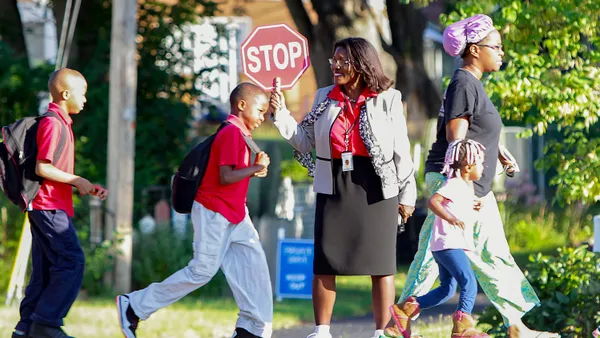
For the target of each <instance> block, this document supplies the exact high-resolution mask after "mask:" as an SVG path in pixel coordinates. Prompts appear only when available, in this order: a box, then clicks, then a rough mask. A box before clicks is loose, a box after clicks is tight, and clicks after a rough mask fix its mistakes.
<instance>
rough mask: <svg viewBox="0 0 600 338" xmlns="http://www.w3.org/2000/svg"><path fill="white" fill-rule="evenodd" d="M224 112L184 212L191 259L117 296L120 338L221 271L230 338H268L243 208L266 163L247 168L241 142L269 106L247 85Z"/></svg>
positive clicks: (251, 233)
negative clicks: (229, 307) (231, 307)
mask: <svg viewBox="0 0 600 338" xmlns="http://www.w3.org/2000/svg"><path fill="white" fill-rule="evenodd" d="M230 104H231V114H230V115H229V117H228V119H227V122H229V123H230V124H228V125H225V126H224V127H222V128H221V129H220V130H219V132H218V133H217V134H216V137H215V138H214V141H213V143H212V145H211V147H210V155H209V159H208V165H207V167H206V172H205V174H204V178H203V179H202V181H201V183H200V186H199V188H198V190H197V193H196V197H195V198H194V202H193V206H192V209H191V219H192V224H193V227H194V242H193V247H194V257H193V258H192V260H191V261H190V262H189V264H188V265H187V266H186V267H185V268H183V269H181V270H179V271H177V272H175V273H174V274H173V275H171V276H170V277H168V278H167V279H165V280H164V281H162V282H160V283H152V284H150V286H148V287H147V288H145V289H143V290H138V291H134V292H131V293H129V294H125V295H120V296H117V299H116V301H117V309H118V312H119V323H120V325H121V330H122V331H123V334H124V336H125V337H126V338H134V337H136V333H135V331H136V329H137V325H138V322H139V320H146V319H148V317H150V315H152V314H153V313H154V312H156V311H157V310H159V309H161V308H164V307H166V306H168V305H170V304H172V303H174V302H176V301H178V300H179V299H181V298H183V297H184V296H186V295H187V294H189V293H190V292H192V291H194V290H196V289H198V288H200V287H202V286H203V285H205V284H206V283H208V282H209V281H210V280H211V279H212V278H213V276H214V275H215V274H216V273H217V271H218V270H219V268H221V269H222V270H223V273H224V274H225V276H226V278H227V282H228V284H229V286H230V287H231V290H232V292H233V296H234V298H235V300H236V303H237V305H238V307H239V308H240V312H239V314H238V320H237V323H236V329H235V333H234V334H233V337H236V338H255V337H264V338H269V337H271V323H272V318H273V295H272V290H271V279H270V276H269V269H268V266H267V260H266V256H265V253H264V251H263V248H262V246H261V243H260V240H259V238H258V233H257V231H256V229H255V228H254V225H253V224H252V221H251V220H250V217H249V215H248V209H247V208H246V194H247V192H248V184H249V182H250V178H251V177H265V176H266V175H267V167H268V166H269V164H270V159H269V157H268V156H267V154H265V153H264V152H259V153H258V154H257V155H256V159H255V161H254V163H251V162H250V149H249V147H248V146H247V143H246V142H247V141H245V139H244V138H245V137H246V138H248V137H249V136H250V132H251V131H252V130H254V129H255V128H257V127H258V126H260V124H261V123H262V122H263V121H264V114H265V113H266V112H267V109H268V105H269V101H268V99H267V96H266V94H265V93H264V92H263V91H262V90H261V89H260V88H259V87H257V86H255V85H253V84H250V83H242V84H240V85H238V86H237V87H236V88H235V89H234V90H233V91H232V92H231V95H230Z"/></svg>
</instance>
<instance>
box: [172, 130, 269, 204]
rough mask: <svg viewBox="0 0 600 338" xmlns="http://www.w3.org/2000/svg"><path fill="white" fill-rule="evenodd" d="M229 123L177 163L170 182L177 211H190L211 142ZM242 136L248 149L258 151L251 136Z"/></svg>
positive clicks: (255, 152) (202, 176)
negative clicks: (177, 167) (176, 168)
mask: <svg viewBox="0 0 600 338" xmlns="http://www.w3.org/2000/svg"><path fill="white" fill-rule="evenodd" d="M229 124H230V123H229V122H223V123H222V124H221V125H220V126H219V129H217V132H216V133H214V134H212V135H210V136H209V137H208V138H207V139H206V140H204V141H202V142H200V143H199V144H198V145H197V146H195V147H194V149H192V151H190V152H189V153H188V154H187V155H186V156H185V158H184V159H183V162H181V164H180V165H179V169H178V170H177V172H176V173H175V177H174V178H173V183H172V184H171V204H172V207H173V209H175V211H177V212H178V213H180V214H189V213H191V212H192V205H193V204H194V199H195V198H196V193H197V192H198V188H199V187H200V183H202V178H204V173H205V172H206V167H208V159H209V158H210V150H211V147H212V144H213V142H214V141H215V137H216V136H217V134H218V133H219V131H221V130H222V129H223V128H224V127H225V126H227V125H229ZM243 136H244V141H246V145H247V146H248V147H249V148H250V150H251V151H252V152H253V153H254V154H257V153H259V152H260V148H259V147H258V145H257V144H256V143H255V142H254V141H253V140H252V138H251V137H249V136H246V135H243Z"/></svg>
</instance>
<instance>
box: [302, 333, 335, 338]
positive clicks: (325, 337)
mask: <svg viewBox="0 0 600 338" xmlns="http://www.w3.org/2000/svg"><path fill="white" fill-rule="evenodd" d="M306 338H333V337H332V336H331V333H330V334H323V333H321V334H318V333H316V332H313V333H311V334H309V335H308V336H307V337H306Z"/></svg>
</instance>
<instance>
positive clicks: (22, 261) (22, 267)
mask: <svg viewBox="0 0 600 338" xmlns="http://www.w3.org/2000/svg"><path fill="white" fill-rule="evenodd" d="M31 241H32V238H31V226H30V224H29V217H28V216H27V214H25V220H24V221H23V230H22V232H21V239H20V240H19V248H18V250H17V257H16V258H15V263H14V264H13V268H12V271H11V273H10V282H9V283H8V291H7V292H6V306H10V305H11V304H12V301H13V299H16V300H17V301H19V302H20V301H21V299H23V286H24V285H25V275H26V273H27V263H28V262H29V253H30V252H31Z"/></svg>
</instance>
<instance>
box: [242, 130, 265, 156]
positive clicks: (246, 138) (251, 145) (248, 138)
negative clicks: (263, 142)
mask: <svg viewBox="0 0 600 338" xmlns="http://www.w3.org/2000/svg"><path fill="white" fill-rule="evenodd" d="M242 136H243V137H244V141H245V142H246V145H247V146H248V148H250V150H251V151H252V153H253V154H258V153H260V152H261V150H260V147H259V146H258V144H256V142H254V140H253V139H252V137H251V136H246V135H244V134H242Z"/></svg>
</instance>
